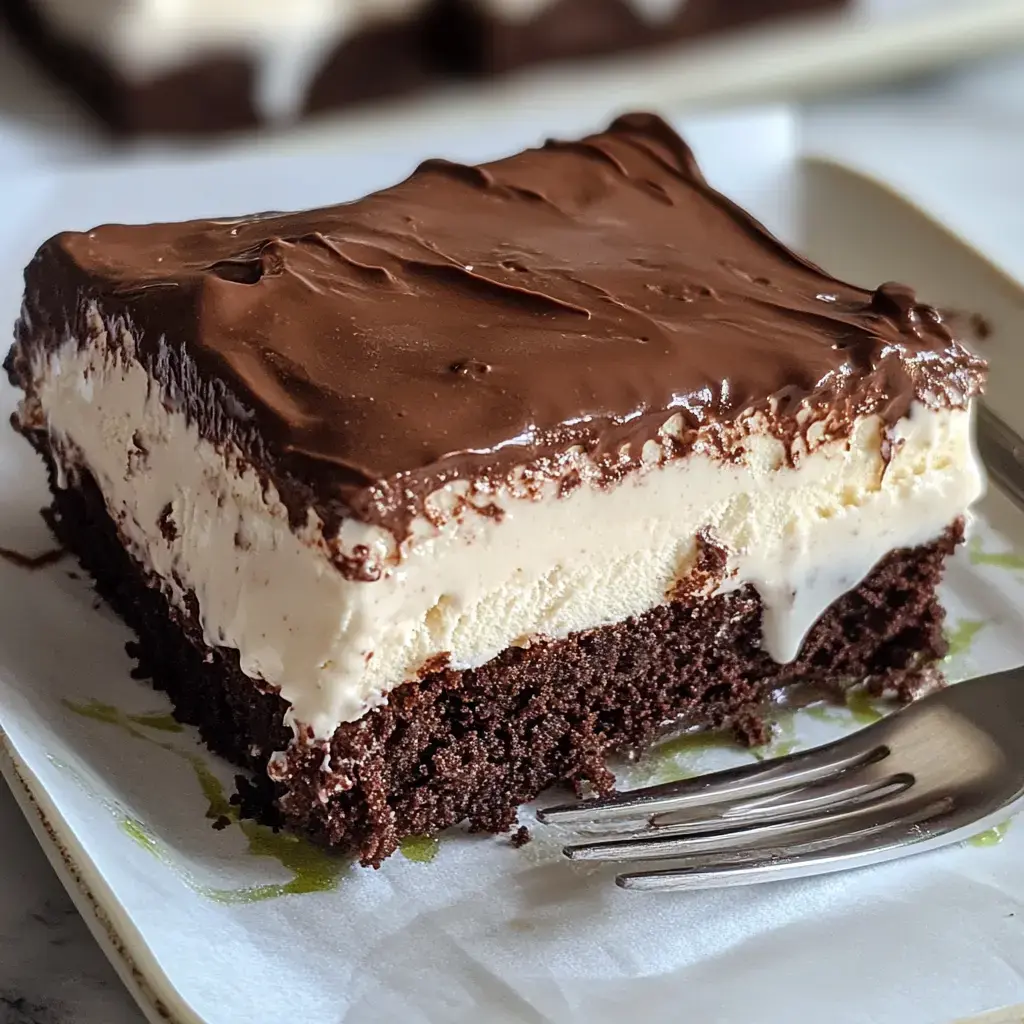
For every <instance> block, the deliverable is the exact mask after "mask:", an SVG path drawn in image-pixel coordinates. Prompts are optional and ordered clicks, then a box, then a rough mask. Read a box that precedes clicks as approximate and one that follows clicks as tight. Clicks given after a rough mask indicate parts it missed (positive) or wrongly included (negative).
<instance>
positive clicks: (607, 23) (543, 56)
mask: <svg viewBox="0 0 1024 1024" xmlns="http://www.w3.org/2000/svg"><path fill="white" fill-rule="evenodd" d="M848 2H849V0H437V4H436V7H435V9H434V11H435V14H434V17H432V19H431V23H432V26H433V32H432V36H433V39H434V46H435V47H436V48H437V49H438V50H439V51H440V52H442V53H446V54H447V55H448V60H449V63H451V64H452V65H453V66H456V67H460V68H462V69H464V70H470V71H477V72H484V73H497V72H502V71H510V70H513V69H515V68H520V67H524V66H526V65H529V64H537V63H540V62H543V61H550V60H566V59H572V58H579V57H591V56H594V55H597V54H605V53H617V52H620V51H625V50H632V49H637V48H639V47H647V46H657V45H660V44H663V43H669V42H673V41H676V40H683V39H696V38H703V37H706V36H713V35H715V34H717V33H720V32H725V31H728V30H730V29H737V28H741V27H744V26H751V25H755V24H758V23H760V22H764V21H771V20H775V19H784V18H792V17H794V16H797V15H807V14H812V13H817V12H825V11H829V10H837V9H838V8H841V7H844V6H846V5H847V4H848Z"/></svg>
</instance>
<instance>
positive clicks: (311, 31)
mask: <svg viewBox="0 0 1024 1024" xmlns="http://www.w3.org/2000/svg"><path fill="white" fill-rule="evenodd" d="M431 2H432V0H2V2H0V12H2V14H3V15H5V16H6V19H7V21H8V22H9V24H10V25H11V27H12V28H13V29H14V31H15V33H16V34H17V35H18V37H19V38H20V39H21V40H22V41H23V43H24V44H25V45H26V46H27V47H28V48H29V49H31V50H32V51H33V52H34V53H35V54H36V56H37V57H38V58H39V59H40V60H41V61H42V62H43V63H44V65H45V67H46V69H47V70H48V71H49V73H50V74H52V75H54V76H56V77H58V78H60V79H61V80H62V81H63V82H64V83H65V84H66V85H67V86H68V87H69V88H71V89H72V90H73V91H74V92H75V93H76V94H78V95H79V97H80V98H81V99H82V100H83V101H84V102H85V103H86V104H88V106H90V107H91V108H92V109H93V110H94V111H95V113H96V114H98V115H99V116H100V117H101V118H102V119H103V120H104V121H105V122H107V124H108V125H109V126H110V127H111V128H113V129H114V130H115V131H118V132H121V133H124V134H133V135H134V134H144V133H184V134H199V133H207V132H217V131H226V130H231V129H234V128H244V127H249V126H252V125H256V124H272V123H280V122H288V121H292V120H295V119H297V118H299V117H301V116H303V115H305V114H307V113H311V112H314V111H318V110H323V109H328V108H332V107H337V106H344V105H346V104H348V103H353V102H357V101H361V100H366V99H371V98H377V97H380V96H384V95H392V94H396V93H403V92H406V91H409V90H411V89H414V88H417V87H418V86H420V85H421V84H422V83H423V82H424V80H425V79H426V78H427V70H426V63H427V49H426V46H425V45H424V42H423V15H424V12H425V10H426V8H427V6H428V5H429V4H431Z"/></svg>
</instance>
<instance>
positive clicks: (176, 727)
mask: <svg viewBox="0 0 1024 1024" xmlns="http://www.w3.org/2000/svg"><path fill="white" fill-rule="evenodd" d="M126 717H127V719H128V720H129V721H130V722H134V723H135V724H136V725H141V726H144V727H145V728H147V729H158V730H159V731H160V732H184V731H185V727H184V726H183V725H182V724H181V723H180V722H176V721H175V720H174V717H173V716H172V715H127V716H126Z"/></svg>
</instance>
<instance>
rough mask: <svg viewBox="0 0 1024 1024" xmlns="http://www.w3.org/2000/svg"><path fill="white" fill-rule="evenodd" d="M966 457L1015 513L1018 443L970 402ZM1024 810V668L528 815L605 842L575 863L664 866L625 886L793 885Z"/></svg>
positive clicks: (578, 853) (631, 876) (948, 839)
mask: <svg viewBox="0 0 1024 1024" xmlns="http://www.w3.org/2000/svg"><path fill="white" fill-rule="evenodd" d="M977 413H978V415H977V440H978V451H979V453H980V454H981V456H982V459H983V461H984V463H985V465H986V468H987V469H988V471H989V475H990V476H991V478H992V479H993V480H994V481H995V482H996V483H997V484H999V485H1000V487H1001V488H1002V489H1003V490H1004V492H1005V493H1006V494H1007V496H1008V497H1009V498H1010V499H1011V500H1012V501H1013V502H1014V504H1016V505H1017V506H1018V508H1020V509H1022V510H1024V440H1022V439H1021V438H1020V437H1019V436H1018V435H1017V434H1016V433H1015V432H1014V431H1013V430H1012V429H1011V428H1010V427H1009V426H1008V425H1007V424H1006V423H1004V422H1003V421H1002V420H1001V419H999V417H998V416H996V415H995V414H994V413H993V412H992V411H991V409H988V408H987V407H986V406H985V405H984V404H983V403H981V402H979V403H978V404H977ZM1022 807H1024V668H1017V669H1013V670H1011V671H1009V672H1000V673H998V674H996V675H990V676H985V677H982V678H980V679H975V680H973V681H971V682H965V683H959V684H957V685H955V686H952V687H949V688H948V689H944V690H941V691H939V692H938V693H934V694H932V695H931V696H929V697H925V698H923V699H922V700H920V701H918V702H917V703H916V704H912V705H911V706H909V707H907V708H904V709H903V710H901V711H898V712H896V713H895V714H893V715H891V716H890V717H889V718H886V719H884V720H882V721H881V722H878V723H876V724H875V725H872V726H869V727H867V728H866V729H863V730H861V731H860V732H857V733H854V734H853V735H850V736H846V737H844V738H843V739H840V740H837V741H835V742H834V743H829V744H827V745H826V746H823V747H818V748H816V749H814V750H808V751H805V752H803V753H799V754H794V755H792V756H790V757H784V758H779V759H777V760H773V761H767V762H762V763H761V764H756V765H751V766H748V767H744V768H735V769H731V770H729V771H724V772H715V773H713V774H711V775H705V776H702V777H700V778H696V779H689V780H687V781H685V782H674V783H669V784H667V785H662V786H653V787H650V788H648V789H642V790H635V791H633V792H630V793H622V794H619V795H615V796H611V797H608V798H606V799H602V800H588V801H583V802H579V803H576V804H570V805H566V806H560V807H549V808H547V809H546V810H542V811H539V812H538V815H537V817H538V818H539V819H540V821H542V822H544V823H547V824H552V825H566V826H574V827H576V828H582V830H583V831H586V832H591V833H594V832H596V833H605V835H604V838H601V839H598V840H595V841H592V842H586V843H578V844H575V845H571V846H567V847H565V851H564V852H565V854H566V856H567V857H569V858H571V859H572V860H578V861H655V862H658V861H672V862H673V864H672V866H671V867H659V868H657V869H655V870H650V871H630V872H628V873H625V874H620V875H619V876H618V877H617V878H616V881H617V883H618V884H619V885H620V886H622V887H623V888H624V889H646V890H666V889H704V888H711V887H715V886H726V885H753V884H756V883H758V882H769V881H774V880H776V879H783V878H802V877H806V876H809V875H820V874H828V873H831V872H835V871H845V870H848V869H851V868H856V867H864V866H867V865H869V864H879V863H882V862H883V861H889V860H896V859H897V858H899V857H906V856H909V855H910V854H915V853H924V852H925V851H926V850H935V849H937V848H939V847H941V846H948V845H950V844H952V843H957V842H960V841H962V840H964V839H969V838H970V837H971V836H973V835H976V834H977V833H979V832H981V831H984V830H985V829H987V828H989V827H991V826H992V825H994V824H996V823H998V822H1000V821H1002V820H1003V819H1005V818H1007V817H1009V816H1010V815H1011V814H1013V813H1014V812H1015V811H1017V810H1020V809H1021V808H1022Z"/></svg>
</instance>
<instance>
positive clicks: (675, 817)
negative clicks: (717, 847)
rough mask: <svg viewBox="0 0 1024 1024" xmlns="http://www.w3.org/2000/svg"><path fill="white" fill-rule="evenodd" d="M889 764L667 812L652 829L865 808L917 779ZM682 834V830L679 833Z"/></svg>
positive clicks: (740, 822) (724, 825)
mask: <svg viewBox="0 0 1024 1024" xmlns="http://www.w3.org/2000/svg"><path fill="white" fill-rule="evenodd" d="M887 765H888V761H887V760H886V761H875V762H872V763H870V764H867V765H863V766H861V767H858V768H851V769H849V770H848V771H845V772H842V773H841V774H840V775H838V776H836V777H835V779H834V780H833V779H831V778H829V779H825V780H824V781H822V782H816V783H813V784H812V785H810V786H801V787H800V788H799V789H786V790H783V791H782V792H781V793H771V794H769V795H768V796H761V797H754V798H753V799H750V800H740V801H738V802H735V803H727V804H720V805H713V806H711V807H708V808H706V810H705V809H703V808H702V809H701V811H704V813H703V814H702V813H700V812H699V811H695V810H690V811H685V810H683V811H666V812H664V813H662V814H656V815H654V816H653V817H652V818H651V819H650V822H649V824H650V827H651V828H652V829H657V830H658V834H659V835H660V834H665V832H663V830H665V831H667V830H673V831H675V830H681V829H684V828H685V829H688V830H689V831H699V830H700V828H701V827H702V826H706V825H720V826H721V827H722V828H726V829H728V828H739V827H741V826H742V825H744V824H746V823H748V822H761V821H765V822H767V821H783V820H788V819H790V818H793V817H794V816H801V815H804V816H806V815H809V814H811V813H812V812H814V811H820V810H825V809H829V808H831V809H833V810H835V809H839V808H842V807H844V806H853V805H854V804H860V805H863V804H865V803H868V802H870V801H872V800H876V799H882V798H883V797H885V796H891V795H895V793H896V792H897V791H902V790H905V789H907V788H909V787H910V786H911V785H912V784H913V782H914V778H913V776H912V775H908V774H907V773H906V772H898V773H896V774H894V773H893V772H892V771H887V770H886V768H887ZM678 834H680V835H682V831H679V833H678Z"/></svg>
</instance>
